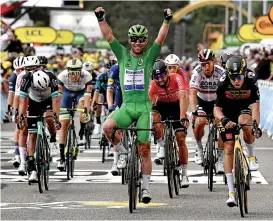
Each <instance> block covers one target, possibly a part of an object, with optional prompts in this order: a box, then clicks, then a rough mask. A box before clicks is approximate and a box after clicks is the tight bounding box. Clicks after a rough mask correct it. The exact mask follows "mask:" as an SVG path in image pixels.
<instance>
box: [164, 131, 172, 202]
mask: <svg viewBox="0 0 273 221" xmlns="http://www.w3.org/2000/svg"><path fill="white" fill-rule="evenodd" d="M171 145H172V143H171V140H170V136H169V135H167V136H166V142H165V148H164V149H165V161H166V171H167V180H168V190H169V196H170V198H173V190H174V181H173V178H174V170H173V168H172V167H173V165H172V163H173V162H172V146H171Z"/></svg>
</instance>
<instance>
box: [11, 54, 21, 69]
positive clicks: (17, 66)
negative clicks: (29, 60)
mask: <svg viewBox="0 0 273 221" xmlns="http://www.w3.org/2000/svg"><path fill="white" fill-rule="evenodd" d="M23 67H24V57H23V56H19V57H17V58H15V59H14V61H13V68H14V69H15V70H17V69H20V68H23Z"/></svg>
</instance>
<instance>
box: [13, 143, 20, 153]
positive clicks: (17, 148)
mask: <svg viewBox="0 0 273 221" xmlns="http://www.w3.org/2000/svg"><path fill="white" fill-rule="evenodd" d="M14 150H15V155H20V152H19V144H18V142H14Z"/></svg>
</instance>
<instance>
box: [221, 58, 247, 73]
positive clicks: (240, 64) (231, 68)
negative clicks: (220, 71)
mask: <svg viewBox="0 0 273 221" xmlns="http://www.w3.org/2000/svg"><path fill="white" fill-rule="evenodd" d="M246 68H247V66H246V60H245V59H244V58H243V57H241V56H239V55H234V56H232V57H231V58H229V59H228V60H227V63H226V70H227V72H228V75H229V76H232V75H244V74H245V70H246Z"/></svg>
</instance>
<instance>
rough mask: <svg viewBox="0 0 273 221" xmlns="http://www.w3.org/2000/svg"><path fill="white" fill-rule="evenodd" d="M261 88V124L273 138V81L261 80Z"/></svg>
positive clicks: (259, 82)
mask: <svg viewBox="0 0 273 221" xmlns="http://www.w3.org/2000/svg"><path fill="white" fill-rule="evenodd" d="M258 84H259V89H260V113H261V121H260V125H261V127H262V130H263V131H266V132H267V135H268V136H269V137H271V138H272V139H273V105H272V104H273V82H272V81H271V82H270V81H263V80H259V81H258Z"/></svg>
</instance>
